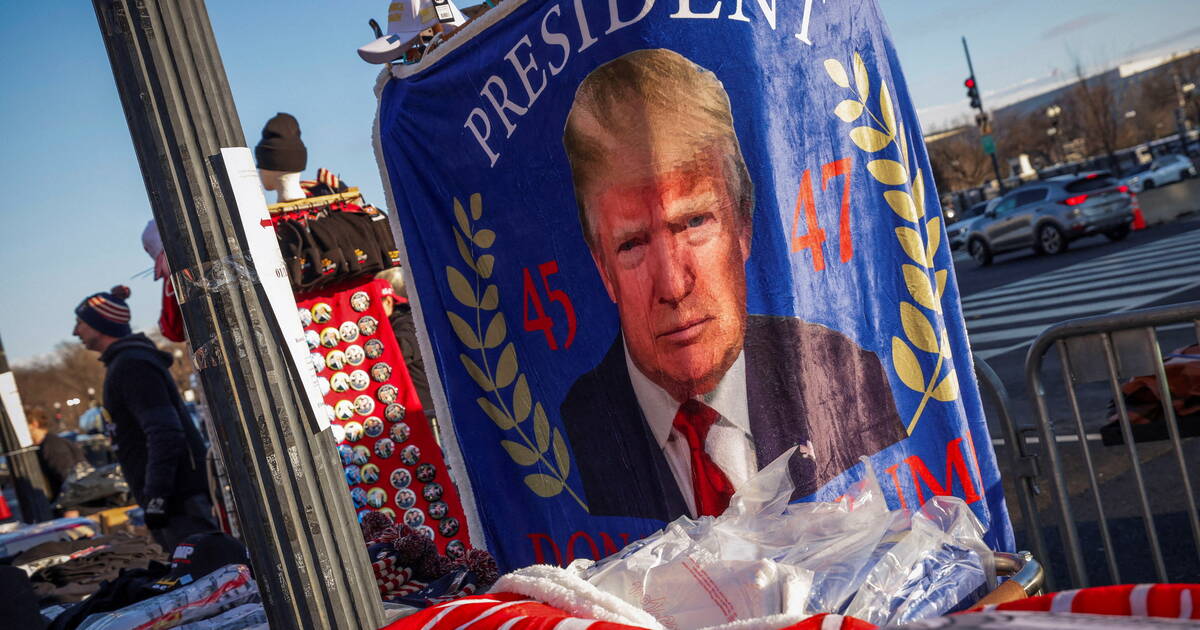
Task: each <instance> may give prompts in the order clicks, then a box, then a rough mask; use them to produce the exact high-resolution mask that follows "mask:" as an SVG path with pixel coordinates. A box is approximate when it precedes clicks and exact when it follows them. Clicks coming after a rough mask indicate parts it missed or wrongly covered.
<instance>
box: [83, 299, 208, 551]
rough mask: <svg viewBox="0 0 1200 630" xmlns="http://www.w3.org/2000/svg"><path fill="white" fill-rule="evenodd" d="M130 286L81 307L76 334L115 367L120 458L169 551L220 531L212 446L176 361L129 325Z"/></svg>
mask: <svg viewBox="0 0 1200 630" xmlns="http://www.w3.org/2000/svg"><path fill="white" fill-rule="evenodd" d="M128 297H129V287H125V286H117V287H113V289H112V291H110V292H107V293H103V292H102V293H96V294H94V295H91V296H88V297H87V298H86V299H84V300H83V301H82V302H80V303H79V306H77V307H75V317H76V321H75V330H74V334H75V336H76V337H78V338H79V340H80V341H82V342H83V345H84V347H86V348H87V349H88V350H93V351H95V352H99V353H100V362H101V363H104V365H105V366H107V368H108V371H107V373H106V374H105V377H104V407H105V409H107V410H108V413H109V416H110V417H111V418H112V422H113V425H114V429H115V431H114V436H113V441H114V446H115V448H116V451H117V461H119V462H120V463H121V470H122V471H123V472H124V474H125V479H126V481H128V482H129V488H130V489H131V490H132V491H133V495H134V497H136V498H137V500H138V503H139V504H140V505H141V506H142V507H143V508H144V509H145V511H146V526H147V527H149V528H150V533H151V534H153V535H154V538H155V540H157V541H158V543H159V544H160V545H161V546H162V548H163V549H166V550H170V549H174V548H175V545H176V544H177V543H179V541H181V540H183V539H184V538H187V537H188V536H189V535H191V534H194V533H198V532H205V531H211V530H214V529H216V525H215V524H214V523H213V520H212V504H211V503H210V502H209V498H208V477H207V475H206V474H205V470H204V456H205V448H204V441H203V440H202V439H201V438H200V432H199V431H198V430H197V429H196V425H195V424H194V423H193V422H192V421H191V416H190V414H188V411H187V408H186V407H185V406H184V404H183V397H182V396H180V394H179V388H178V387H177V386H176V385H175V380H174V379H173V378H172V377H171V373H170V371H169V368H170V366H171V363H172V361H173V357H172V356H171V355H170V354H168V353H166V352H163V351H161V350H159V349H158V348H157V347H156V346H155V345H154V342H153V341H151V340H150V339H149V338H148V337H146V335H143V334H141V333H137V334H133V331H132V330H131V329H130V328H129V306H128V305H126V304H125V300H126V298H128Z"/></svg>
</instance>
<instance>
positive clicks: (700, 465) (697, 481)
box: [672, 400, 733, 516]
mask: <svg viewBox="0 0 1200 630" xmlns="http://www.w3.org/2000/svg"><path fill="white" fill-rule="evenodd" d="M717 418H718V416H717V412H716V411H714V410H713V409H712V408H711V407H709V406H708V405H705V404H704V403H702V402H700V401H697V400H689V401H687V402H685V403H683V404H682V405H680V406H679V411H677V412H676V413H675V421H674V422H673V423H672V426H674V427H675V430H676V431H678V432H679V434H680V435H682V436H683V438H684V439H685V440H687V444H688V450H690V451H691V454H692V492H693V494H694V496H695V498H696V516H717V515H719V514H721V512H724V511H725V508H727V507H729V499H730V497H732V496H733V484H732V483H730V481H729V477H726V476H725V473H723V472H721V468H720V467H719V466H717V463H716V462H714V461H713V460H712V458H711V457H709V456H708V453H707V452H705V450H704V441H705V440H706V439H707V438H708V430H709V429H711V428H712V425H713V423H715V422H716V421H717Z"/></svg>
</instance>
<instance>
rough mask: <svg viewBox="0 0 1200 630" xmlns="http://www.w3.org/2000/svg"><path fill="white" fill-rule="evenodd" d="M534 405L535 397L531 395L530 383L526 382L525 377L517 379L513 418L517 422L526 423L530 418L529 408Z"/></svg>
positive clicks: (514, 389) (514, 390)
mask: <svg viewBox="0 0 1200 630" xmlns="http://www.w3.org/2000/svg"><path fill="white" fill-rule="evenodd" d="M532 404H533V397H532V396H530V395H529V381H527V380H525V375H524V374H522V375H520V376H518V377H517V386H516V387H514V388H513V417H514V419H516V421H517V422H525V419H526V418H528V417H529V408H530V406H531V405H532Z"/></svg>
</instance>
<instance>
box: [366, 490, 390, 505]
mask: <svg viewBox="0 0 1200 630" xmlns="http://www.w3.org/2000/svg"><path fill="white" fill-rule="evenodd" d="M386 502H387V492H386V491H384V489H383V488H371V489H370V490H367V505H369V506H371V507H373V508H381V507H383V504H384V503H386Z"/></svg>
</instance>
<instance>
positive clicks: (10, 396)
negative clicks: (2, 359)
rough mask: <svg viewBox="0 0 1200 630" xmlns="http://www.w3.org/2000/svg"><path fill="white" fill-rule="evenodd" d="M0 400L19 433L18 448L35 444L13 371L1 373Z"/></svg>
mask: <svg viewBox="0 0 1200 630" xmlns="http://www.w3.org/2000/svg"><path fill="white" fill-rule="evenodd" d="M0 402H3V404H4V410H5V411H6V412H8V421H9V422H10V423H12V428H13V433H16V434H17V448H29V447H30V446H33V437H32V436H30V435H29V423H28V422H26V421H25V408H24V407H22V406H21V394H20V393H18V392H17V379H16V378H14V377H13V373H12V372H5V373H3V374H0Z"/></svg>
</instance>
